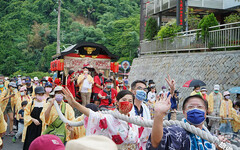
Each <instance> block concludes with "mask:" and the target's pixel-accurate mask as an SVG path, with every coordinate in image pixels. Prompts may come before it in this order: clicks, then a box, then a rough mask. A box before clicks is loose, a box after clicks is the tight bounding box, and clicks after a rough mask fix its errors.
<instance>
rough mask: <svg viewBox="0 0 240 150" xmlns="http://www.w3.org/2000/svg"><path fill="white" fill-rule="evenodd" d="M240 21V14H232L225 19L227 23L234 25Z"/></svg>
mask: <svg viewBox="0 0 240 150" xmlns="http://www.w3.org/2000/svg"><path fill="white" fill-rule="evenodd" d="M239 21H240V13H235V14H231V15H229V16H227V17H225V18H224V22H225V23H234V22H239Z"/></svg>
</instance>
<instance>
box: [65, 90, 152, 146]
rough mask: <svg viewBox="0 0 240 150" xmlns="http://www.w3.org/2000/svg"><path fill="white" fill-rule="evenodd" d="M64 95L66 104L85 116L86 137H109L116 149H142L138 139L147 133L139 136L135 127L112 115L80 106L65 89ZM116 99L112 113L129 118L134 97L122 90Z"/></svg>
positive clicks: (144, 136)
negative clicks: (115, 106)
mask: <svg viewBox="0 0 240 150" xmlns="http://www.w3.org/2000/svg"><path fill="white" fill-rule="evenodd" d="M64 94H65V95H66V98H67V100H68V103H69V104H70V105H71V106H72V107H74V108H76V109H78V110H79V111H80V112H82V113H83V114H84V115H85V122H84V126H85V128H86V136H88V135H92V134H96V135H104V136H106V137H109V138H110V139H112V140H113V141H114V142H115V143H116V144H117V146H118V149H131V150H139V149H144V147H140V145H142V144H140V142H141V141H140V139H142V138H147V136H148V135H149V133H148V134H145V132H142V133H141V134H139V133H138V132H137V131H138V126H137V125H134V124H131V123H128V122H125V121H122V120H120V119H117V118H115V117H114V116H112V115H108V114H101V113H99V112H94V111H92V110H90V109H88V108H86V107H84V106H82V105H81V104H79V103H77V102H76V101H75V100H74V98H73V97H72V95H71V93H70V92H69V91H68V90H67V89H66V90H65V91H64ZM116 99H117V102H116V105H117V109H115V110H114V111H116V112H117V113H119V114H124V115H128V116H131V114H130V113H129V112H130V111H131V109H132V107H133V103H134V95H133V94H132V93H131V92H130V91H128V90H123V91H120V92H119V93H118V95H117V98H116ZM142 128H143V127H142Z"/></svg>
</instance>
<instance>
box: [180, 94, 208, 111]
mask: <svg viewBox="0 0 240 150" xmlns="http://www.w3.org/2000/svg"><path fill="white" fill-rule="evenodd" d="M192 98H198V99H201V100H202V101H203V102H204V106H205V108H206V110H208V102H207V101H205V100H204V99H203V98H202V96H200V95H192V96H188V97H187V98H186V99H185V100H184V101H183V105H182V110H184V109H185V105H186V103H187V102H188V101H189V100H190V99H192Z"/></svg>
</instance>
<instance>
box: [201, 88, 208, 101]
mask: <svg viewBox="0 0 240 150" xmlns="http://www.w3.org/2000/svg"><path fill="white" fill-rule="evenodd" d="M201 93H202V97H203V99H204V100H205V101H208V95H207V89H206V88H205V87H202V88H201Z"/></svg>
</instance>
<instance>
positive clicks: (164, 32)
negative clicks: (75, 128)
mask: <svg viewBox="0 0 240 150" xmlns="http://www.w3.org/2000/svg"><path fill="white" fill-rule="evenodd" d="M181 29H182V27H181V26H177V23H176V20H175V21H173V22H169V23H167V24H166V25H165V26H162V27H161V29H160V30H159V32H158V34H157V37H160V38H161V39H163V38H168V37H171V38H173V37H175V36H176V33H177V32H180V31H181Z"/></svg>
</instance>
